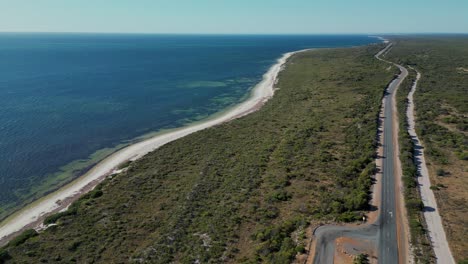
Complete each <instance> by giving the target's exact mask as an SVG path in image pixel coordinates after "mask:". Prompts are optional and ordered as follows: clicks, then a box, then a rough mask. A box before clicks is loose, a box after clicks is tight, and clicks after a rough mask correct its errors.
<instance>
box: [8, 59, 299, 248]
mask: <svg viewBox="0 0 468 264" xmlns="http://www.w3.org/2000/svg"><path fill="white" fill-rule="evenodd" d="M302 51H305V50H301V51H296V52H290V53H286V54H284V55H283V56H282V57H281V58H280V59H278V61H277V63H276V64H275V65H273V66H272V67H271V68H270V69H269V70H268V72H267V73H265V74H264V75H263V80H262V81H261V82H260V83H259V84H257V85H256V86H255V87H254V88H253V90H252V92H251V95H250V97H249V98H248V99H247V100H246V101H244V102H242V103H240V104H238V105H237V106H235V107H233V108H231V109H229V110H228V111H226V112H225V113H223V114H221V115H218V116H216V117H213V118H211V119H208V120H206V121H203V122H198V123H195V124H192V125H189V126H186V127H182V128H180V129H177V130H174V131H170V132H167V133H163V134H160V135H157V136H154V137H152V138H149V139H146V140H144V141H141V142H138V143H135V144H133V145H130V146H128V147H125V148H123V149H121V150H119V151H117V152H115V153H114V154H112V155H110V156H109V157H107V158H105V159H104V160H103V161H101V162H99V163H98V164H97V165H95V166H94V167H93V168H92V169H91V170H89V171H88V172H87V173H86V174H84V175H82V176H81V177H79V178H77V179H76V180H74V181H73V182H71V183H69V184H67V185H65V186H64V187H62V188H60V189H59V190H57V191H55V192H53V193H51V194H49V195H47V196H44V197H42V198H40V199H38V200H36V201H35V202H33V203H31V204H29V205H27V206H26V207H24V208H22V209H20V210H19V211H17V212H16V213H14V214H12V215H11V216H9V217H8V218H6V219H5V220H4V221H3V222H2V223H0V246H1V245H4V244H6V243H7V242H8V240H10V239H11V238H12V237H14V236H15V235H16V234H18V233H20V232H22V231H24V230H25V229H29V228H35V229H40V228H41V225H42V221H43V220H44V218H45V217H46V216H48V215H50V214H52V213H55V212H58V211H61V210H64V209H66V208H67V207H68V206H69V205H70V204H71V203H72V202H73V201H75V200H76V199H78V198H79V197H80V196H81V195H83V194H84V193H86V192H88V191H90V190H92V189H93V188H94V187H95V186H96V185H97V184H99V183H100V182H102V181H103V180H104V179H105V178H106V177H107V176H109V175H111V174H113V173H115V172H116V168H117V167H118V166H119V165H120V164H122V163H124V162H126V161H128V160H132V161H134V160H137V159H139V158H141V157H142V156H144V155H146V154H148V153H149V152H151V151H153V150H155V149H157V148H159V147H161V146H162V145H164V144H167V143H169V142H171V141H174V140H176V139H179V138H182V137H184V136H186V135H189V134H191V133H194V132H197V131H200V130H203V129H206V128H209V127H212V126H216V125H218V124H221V123H224V122H227V121H230V120H233V119H236V118H239V117H242V116H245V115H247V114H249V113H252V112H254V111H256V110H258V109H259V108H260V107H261V106H262V105H263V104H264V103H265V102H266V101H268V100H269V99H270V98H271V97H272V96H273V94H274V91H275V84H276V81H277V77H278V74H279V72H280V71H281V70H282V69H283V66H284V64H285V63H286V62H287V60H288V59H289V58H290V57H291V56H292V55H294V54H295V53H298V52H302Z"/></svg>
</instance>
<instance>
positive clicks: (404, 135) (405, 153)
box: [396, 69, 435, 263]
mask: <svg viewBox="0 0 468 264" xmlns="http://www.w3.org/2000/svg"><path fill="white" fill-rule="evenodd" d="M415 80H416V72H415V71H414V70H411V69H408V77H407V78H406V79H405V80H404V81H403V83H402V84H401V85H400V87H399V88H398V90H397V95H396V98H397V108H398V120H399V133H398V139H399V144H400V161H401V167H402V171H403V175H402V177H403V185H404V196H405V204H406V210H407V214H408V223H409V228H410V235H411V238H410V240H411V241H410V242H411V249H412V252H413V254H414V258H415V263H435V258H434V251H433V249H432V246H431V242H430V240H429V237H428V233H427V230H426V227H425V219H424V215H423V208H424V204H423V202H422V200H421V195H420V193H419V188H418V181H417V177H418V167H417V164H416V159H415V153H416V149H415V145H414V142H413V140H412V138H411V136H410V134H409V133H408V126H409V124H408V119H407V116H406V111H407V108H408V99H407V97H408V93H409V92H410V91H411V88H412V86H413V84H414V82H415Z"/></svg>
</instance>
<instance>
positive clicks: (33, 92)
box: [0, 33, 379, 219]
mask: <svg viewBox="0 0 468 264" xmlns="http://www.w3.org/2000/svg"><path fill="white" fill-rule="evenodd" d="M374 42H379V40H378V39H376V38H372V37H368V36H359V35H340V36H333V35H326V36H318V35H310V36H305V35H304V36H267V35H263V36H253V35H136V34H46V33H41V34H26V33H21V34H20V33H0V219H1V218H3V217H5V216H6V215H7V214H8V213H10V212H11V211H12V209H14V208H15V207H17V206H19V205H21V204H23V203H25V202H28V201H31V200H32V199H34V198H37V197H39V196H41V195H43V194H45V193H47V192H49V191H50V190H52V189H54V188H57V187H59V186H60V185H62V184H64V183H65V182H67V181H70V180H71V179H72V178H74V177H77V176H78V175H80V174H82V173H83V172H84V171H85V170H86V169H88V168H89V167H90V166H91V165H92V164H94V163H95V162H97V161H98V160H99V159H102V158H103V157H104V156H105V155H108V154H109V153H110V152H112V151H113V150H115V149H116V148H118V147H121V146H123V145H125V144H128V143H130V142H132V140H134V139H135V138H137V137H139V136H142V135H145V134H148V133H150V132H155V131H159V130H161V129H169V128H175V127H179V126H182V125H184V124H187V123H190V122H193V121H197V120H201V119H203V118H206V117H208V116H210V115H212V114H214V113H216V112H219V111H221V110H223V109H226V108H227V107H230V106H232V105H233V104H236V103H239V102H240V101H242V100H245V98H246V96H248V94H249V91H250V90H251V89H252V88H253V87H254V86H255V84H256V83H258V82H259V81H260V80H261V78H262V75H263V74H264V73H265V72H266V71H267V70H268V68H269V67H270V66H272V65H273V64H274V63H275V61H276V59H278V58H279V57H280V56H281V55H282V54H283V53H285V52H288V51H294V50H300V49H306V48H324V47H346V46H356V45H365V44H369V43H374ZM103 149H104V151H102V150H103ZM99 150H101V151H100V152H97V151H99ZM93 153H94V155H93Z"/></svg>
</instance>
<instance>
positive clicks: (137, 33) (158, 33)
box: [0, 31, 468, 36]
mask: <svg viewBox="0 0 468 264" xmlns="http://www.w3.org/2000/svg"><path fill="white" fill-rule="evenodd" d="M0 34H103V35H104V34H109V35H110V34H115V35H119V34H121V35H256V36H261V35H264V36H268V35H290V36H294V35H297V36H300V35H367V36H381V35H468V32H407V33H398V32H387V33H385V32H380V33H375V32H374V33H365V32H361V33H356V32H355V33H349V32H348V33H344V32H342V33H340V32H315V33H312V32H310V33H300V32H297V33H280V32H278V33H241V32H236V33H222V32H206V33H203V32H195V33H183V32H180V33H168V32H104V31H102V32H101V31H96V32H93V31H0Z"/></svg>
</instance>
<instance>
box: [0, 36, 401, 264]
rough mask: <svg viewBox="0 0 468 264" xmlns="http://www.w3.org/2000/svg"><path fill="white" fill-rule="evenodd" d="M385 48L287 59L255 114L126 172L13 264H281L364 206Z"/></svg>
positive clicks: (25, 245)
mask: <svg viewBox="0 0 468 264" xmlns="http://www.w3.org/2000/svg"><path fill="white" fill-rule="evenodd" d="M381 48H383V45H371V46H366V47H357V48H348V49H326V50H315V51H310V52H305V53H300V54H297V55H295V56H293V57H292V59H291V60H290V61H289V62H288V63H287V66H286V69H285V70H284V71H283V72H282V73H281V74H280V79H279V83H278V85H277V86H278V87H279V90H277V91H276V94H275V96H274V97H273V99H271V100H270V101H269V102H268V103H267V104H266V105H265V106H264V107H262V109H261V110H259V111H257V112H255V113H253V114H251V115H248V116H246V117H243V118H241V119H238V120H234V121H232V122H229V123H225V124H222V125H219V126H216V127H213V128H210V129H206V130H203V131H200V132H198V133H194V134H192V135H189V136H187V137H184V138H182V139H179V140H177V141H174V142H172V143H169V144H167V145H165V146H163V147H161V148H160V149H158V150H156V151H154V152H152V153H150V154H148V155H146V156H145V157H144V158H142V159H140V160H138V161H135V162H132V163H131V164H128V167H127V169H126V170H125V171H124V172H122V173H121V174H118V175H114V176H112V177H110V178H108V179H106V180H105V181H104V182H103V183H102V184H100V185H99V186H98V187H97V188H96V189H95V191H93V192H91V193H89V194H87V195H85V196H83V197H82V198H81V199H79V200H78V201H76V202H75V203H74V204H73V205H72V206H71V207H70V208H69V210H68V211H66V212H64V213H59V214H57V215H53V216H50V217H48V218H47V219H46V221H45V222H46V223H47V224H52V225H51V226H50V227H49V228H48V229H46V230H45V231H43V232H41V233H40V234H39V235H36V236H33V237H29V238H28V239H27V240H25V241H22V243H20V244H18V245H9V246H7V247H6V248H4V249H2V251H0V253H1V254H3V255H0V256H6V257H3V259H2V261H4V262H7V263H9V262H12V263H13V262H18V263H23V262H27V263H40V262H45V263H47V262H48V263H50V262H66V263H73V262H79V263H94V262H99V263H115V262H151V263H170V262H180V263H197V262H198V263H222V262H226V263H288V262H291V261H292V260H293V259H294V258H295V257H296V255H298V254H302V253H304V252H305V245H306V242H307V241H308V238H307V236H306V232H305V230H306V228H307V226H308V225H309V224H310V223H311V222H316V221H343V222H350V221H355V220H358V219H361V218H362V215H363V214H364V210H366V209H368V208H367V207H368V200H369V190H370V186H371V183H372V176H373V174H374V173H375V164H374V159H375V150H376V147H377V143H378V142H377V139H376V133H377V121H378V113H379V110H380V106H381V100H382V96H383V92H384V90H385V87H386V84H387V83H388V82H389V81H390V80H391V79H392V77H393V75H394V73H395V72H394V70H390V69H388V65H387V64H385V63H383V62H380V61H378V60H376V59H375V58H374V57H373V55H374V54H375V53H377V51H379V50H380V49H381Z"/></svg>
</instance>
